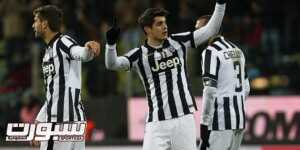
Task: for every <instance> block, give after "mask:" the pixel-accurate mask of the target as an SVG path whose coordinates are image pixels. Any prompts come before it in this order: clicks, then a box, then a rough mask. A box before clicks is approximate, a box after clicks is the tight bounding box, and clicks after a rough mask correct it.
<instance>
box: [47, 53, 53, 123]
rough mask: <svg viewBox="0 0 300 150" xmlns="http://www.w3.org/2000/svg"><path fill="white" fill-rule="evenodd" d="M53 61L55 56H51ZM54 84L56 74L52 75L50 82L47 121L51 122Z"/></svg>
mask: <svg viewBox="0 0 300 150" xmlns="http://www.w3.org/2000/svg"><path fill="white" fill-rule="evenodd" d="M51 59H52V61H53V58H51ZM53 85H54V74H52V76H51V82H50V84H49V92H50V100H49V102H48V104H47V122H51V117H52V116H51V109H52V101H53V91H54V89H53Z"/></svg>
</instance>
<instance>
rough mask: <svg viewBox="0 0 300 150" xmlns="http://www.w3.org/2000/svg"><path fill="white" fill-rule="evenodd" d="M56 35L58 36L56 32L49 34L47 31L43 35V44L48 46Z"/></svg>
mask: <svg viewBox="0 0 300 150" xmlns="http://www.w3.org/2000/svg"><path fill="white" fill-rule="evenodd" d="M56 34H58V32H50V31H48V32H47V33H46V34H45V37H44V41H45V43H46V44H49V42H50V41H51V40H52V39H53V38H54V37H55V35H56Z"/></svg>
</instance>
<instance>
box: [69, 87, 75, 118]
mask: <svg viewBox="0 0 300 150" xmlns="http://www.w3.org/2000/svg"><path fill="white" fill-rule="evenodd" d="M73 107H74V106H73V99H72V90H71V87H69V121H74V111H73Z"/></svg>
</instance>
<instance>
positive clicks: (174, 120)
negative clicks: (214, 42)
mask: <svg viewBox="0 0 300 150" xmlns="http://www.w3.org/2000/svg"><path fill="white" fill-rule="evenodd" d="M225 5H226V4H225V1H224V0H217V4H216V6H215V10H214V13H213V15H212V18H211V19H210V21H209V22H208V24H207V25H206V26H205V27H203V28H201V29H199V30H196V31H194V32H185V33H179V34H173V35H171V36H170V37H168V26H167V24H166V15H167V14H168V13H167V11H166V10H164V9H160V8H149V9H147V10H146V11H145V12H144V13H143V14H142V15H141V16H140V17H139V20H138V22H139V24H140V26H141V27H142V29H143V31H144V33H145V34H146V38H147V39H146V41H145V44H144V45H141V46H140V47H137V48H134V49H132V50H130V51H129V52H128V53H127V54H125V55H124V56H117V52H116V43H117V40H118V37H119V34H120V29H119V28H118V27H117V25H116V21H114V24H113V26H112V28H111V29H110V30H109V31H108V32H107V33H106V38H107V44H106V51H105V64H106V67H107V68H108V69H111V70H134V71H136V72H137V73H138V74H139V76H140V78H141V80H142V82H143V85H144V88H145V91H146V95H147V100H148V106H149V113H148V117H147V121H146V122H147V123H146V127H145V136H144V143H143V150H170V149H172V150H195V149H197V147H196V127H195V120H194V116H193V112H194V111H196V110H197V107H196V103H195V101H194V98H193V96H192V95H191V93H190V86H189V83H188V80H187V73H186V67H187V66H186V56H187V53H188V50H189V48H190V47H195V46H198V45H199V44H201V43H203V42H205V41H206V40H208V38H209V37H211V36H213V35H214V34H216V33H218V31H219V28H220V26H221V22H222V19H223V16H224V13H225Z"/></svg>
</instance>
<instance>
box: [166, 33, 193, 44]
mask: <svg viewBox="0 0 300 150" xmlns="http://www.w3.org/2000/svg"><path fill="white" fill-rule="evenodd" d="M169 38H171V39H172V40H175V41H180V42H187V41H189V40H191V39H192V38H193V32H192V31H186V32H180V33H174V34H171V35H170V37H169Z"/></svg>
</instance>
